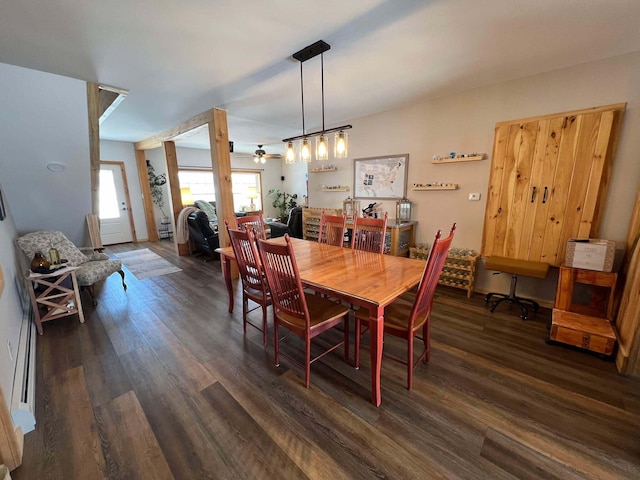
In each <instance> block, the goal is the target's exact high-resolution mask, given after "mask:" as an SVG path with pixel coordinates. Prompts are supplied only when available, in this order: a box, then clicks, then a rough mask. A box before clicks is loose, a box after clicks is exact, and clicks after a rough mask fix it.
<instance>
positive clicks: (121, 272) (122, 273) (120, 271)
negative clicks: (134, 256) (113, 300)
mask: <svg viewBox="0 0 640 480" xmlns="http://www.w3.org/2000/svg"><path fill="white" fill-rule="evenodd" d="M118 273H119V274H120V276H121V277H122V288H123V289H124V291H125V292H126V291H127V284H126V283H124V271H123V270H118Z"/></svg>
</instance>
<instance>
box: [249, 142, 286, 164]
mask: <svg viewBox="0 0 640 480" xmlns="http://www.w3.org/2000/svg"><path fill="white" fill-rule="evenodd" d="M267 158H282V155H280V154H279V153H271V154H270V153H267V152H265V151H264V150H263V149H262V145H258V149H257V150H256V151H255V152H254V154H253V161H254V162H256V163H267Z"/></svg>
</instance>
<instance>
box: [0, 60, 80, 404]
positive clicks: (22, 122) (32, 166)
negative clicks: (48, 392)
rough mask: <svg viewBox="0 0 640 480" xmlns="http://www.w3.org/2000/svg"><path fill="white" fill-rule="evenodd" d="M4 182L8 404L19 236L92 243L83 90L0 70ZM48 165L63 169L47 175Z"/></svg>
mask: <svg viewBox="0 0 640 480" xmlns="http://www.w3.org/2000/svg"><path fill="white" fill-rule="evenodd" d="M0 79H2V80H1V84H2V88H1V89H0V118H1V119H2V123H1V128H0V145H1V146H2V147H1V148H2V154H1V155H0V184H2V188H3V191H4V200H5V207H6V208H7V211H8V213H9V217H8V218H7V219H5V220H4V221H3V222H0V265H2V269H3V271H4V276H5V288H4V292H3V293H2V296H1V297H0V386H1V387H2V390H3V392H4V394H5V397H6V399H7V401H9V400H10V398H11V387H12V383H13V375H14V369H15V363H14V362H12V361H11V360H10V358H9V354H8V350H7V346H6V345H7V340H10V341H11V343H12V345H13V354H14V359H15V353H16V351H15V349H16V348H17V345H18V340H19V329H20V322H21V321H22V307H21V304H20V301H19V298H18V293H17V288H16V280H15V278H16V276H18V277H19V278H21V276H22V272H21V269H20V268H18V266H17V261H18V260H17V259H18V255H22V253H21V252H16V248H15V246H14V245H15V244H14V241H15V239H16V237H17V236H18V235H19V234H21V233H26V232H30V231H35V230H47V229H49V230H52V229H53V230H60V231H62V232H64V234H65V235H66V236H67V237H68V238H69V239H70V240H71V241H73V242H76V243H78V244H80V245H82V244H84V242H85V240H87V241H88V234H87V227H86V221H85V215H86V214H87V213H89V212H91V191H90V190H91V189H90V174H89V133H88V126H87V100H86V84H85V82H81V81H79V80H73V79H70V78H66V77H61V76H58V75H51V74H48V73H42V72H38V71H35V70H29V69H25V68H21V67H15V66H12V65H5V64H0ZM50 162H55V163H61V164H63V165H65V167H66V168H65V170H64V171H63V172H60V173H53V172H50V171H49V170H47V168H46V166H47V164H48V163H50Z"/></svg>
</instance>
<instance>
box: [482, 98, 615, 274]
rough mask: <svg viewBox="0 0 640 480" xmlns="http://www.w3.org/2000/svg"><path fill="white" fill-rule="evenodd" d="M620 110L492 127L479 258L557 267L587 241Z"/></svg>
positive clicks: (594, 229)
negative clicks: (573, 245)
mask: <svg viewBox="0 0 640 480" xmlns="http://www.w3.org/2000/svg"><path fill="white" fill-rule="evenodd" d="M625 106H626V104H625V103H620V104H615V105H607V106H603V107H595V108H589V109H585V110H578V111H573V112H565V113H557V114H552V115H544V116H541V117H534V118H527V119H520V120H511V121H506V122H499V123H497V124H496V130H495V139H494V144H493V156H492V160H491V174H490V178H489V192H488V195H487V207H486V212H485V221H484V235H483V240H482V254H483V255H484V256H490V255H497V256H502V257H508V258H516V259H520V260H532V261H539V262H546V263H549V264H550V265H552V266H560V265H561V264H562V262H563V261H564V257H565V249H566V245H567V240H568V239H570V238H588V237H591V238H594V237H597V235H598V228H599V224H600V220H601V217H602V212H603V207H604V201H605V198H606V193H607V187H608V185H609V179H610V176H611V167H612V162H613V157H614V154H615V147H616V144H617V138H618V131H619V128H620V123H621V120H622V116H623V113H624V110H625Z"/></svg>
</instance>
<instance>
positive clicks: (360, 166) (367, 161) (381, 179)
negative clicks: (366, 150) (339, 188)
mask: <svg viewBox="0 0 640 480" xmlns="http://www.w3.org/2000/svg"><path fill="white" fill-rule="evenodd" d="M353 168H354V175H353V182H354V185H353V196H354V198H365V199H366V198H379V199H384V198H387V199H399V198H403V197H405V196H406V194H407V174H408V170H409V154H408V153H403V154H402V155H386V156H384V157H370V158H356V159H355V160H354V162H353Z"/></svg>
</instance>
